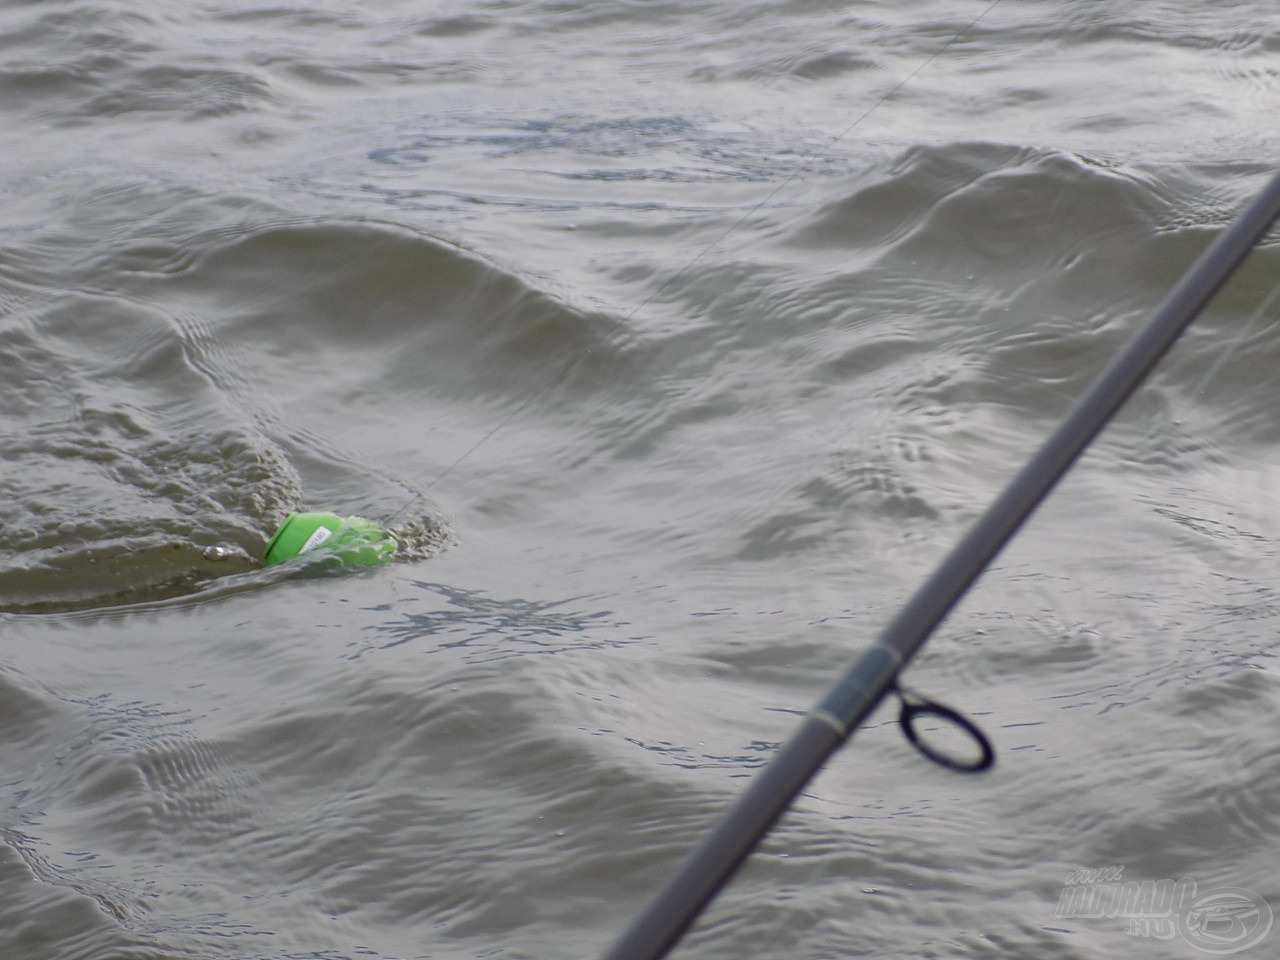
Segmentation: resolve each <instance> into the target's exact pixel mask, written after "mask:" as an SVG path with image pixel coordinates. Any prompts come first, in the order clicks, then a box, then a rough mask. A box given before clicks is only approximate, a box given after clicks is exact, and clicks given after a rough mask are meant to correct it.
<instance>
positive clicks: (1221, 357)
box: [1191, 278, 1280, 397]
mask: <svg viewBox="0 0 1280 960" xmlns="http://www.w3.org/2000/svg"><path fill="white" fill-rule="evenodd" d="M1277 300H1280V278H1277V280H1276V281H1275V283H1273V284H1272V285H1271V289H1270V291H1268V293H1267V296H1266V297H1265V298H1264V299H1263V301H1262V303H1261V304H1259V305H1258V308H1257V309H1256V310H1254V311H1253V313H1252V315H1250V317H1249V320H1248V321H1247V322H1246V323H1245V325H1244V329H1243V330H1241V331H1240V333H1239V334H1237V335H1236V336H1235V337H1233V338H1232V339H1231V341H1230V342H1229V343H1227V345H1226V346H1225V347H1224V348H1223V349H1222V350H1220V351H1219V352H1218V356H1217V358H1216V359H1215V360H1214V362H1213V365H1212V366H1210V367H1209V370H1208V372H1206V373H1205V375H1204V376H1203V377H1201V378H1200V382H1199V383H1197V384H1196V385H1195V386H1194V387H1192V389H1191V396H1192V397H1197V396H1200V395H1201V394H1203V393H1204V390H1205V388H1206V387H1208V386H1209V384H1210V383H1212V382H1213V380H1214V379H1215V378H1216V377H1217V376H1218V373H1219V372H1220V371H1221V370H1222V368H1223V367H1224V366H1226V365H1227V362H1228V361H1229V360H1231V359H1232V358H1233V357H1234V356H1235V355H1236V354H1237V353H1239V352H1240V347H1241V346H1243V345H1244V343H1245V341H1246V340H1248V339H1249V338H1250V337H1251V336H1253V332H1254V328H1255V327H1257V326H1258V323H1259V321H1261V320H1262V318H1263V317H1264V316H1267V315H1269V314H1270V313H1271V311H1272V309H1273V308H1274V307H1275V305H1276V301H1277Z"/></svg>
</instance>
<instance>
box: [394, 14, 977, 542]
mask: <svg viewBox="0 0 1280 960" xmlns="http://www.w3.org/2000/svg"><path fill="white" fill-rule="evenodd" d="M1001 2H1002V0H992V2H991V3H989V4H988V5H987V6H986V7H985V8H984V9H983V10H982V12H981V13H979V14H978V15H977V16H976V17H974V18H973V19H972V20H970V21H969V22H968V23H966V24H965V25H964V26H963V27H961V28H960V29H959V30H957V31H956V32H955V33H954V34H953V35H952V36H951V37H950V39H948V40H947V41H946V42H945V43H944V44H943V45H942V46H941V47H939V48H938V49H937V50H935V51H934V52H933V53H931V54H930V55H929V56H927V57H926V58H925V59H924V60H922V61H921V62H920V63H919V64H918V65H917V66H916V67H915V69H913V70H912V71H911V72H910V73H908V74H907V75H906V76H905V77H903V78H902V79H901V80H899V81H898V82H897V83H896V84H894V86H893V87H892V88H890V90H889V91H888V92H887V93H885V94H883V95H882V96H881V97H880V99H879V100H877V101H875V102H874V103H873V104H871V106H869V107H868V108H867V109H866V110H864V111H863V112H862V113H861V114H860V115H859V116H858V117H856V118H855V119H854V120H853V122H851V123H850V124H849V125H848V126H847V127H845V128H844V129H843V130H841V131H840V132H839V133H837V134H836V135H835V136H833V137H831V138H830V139H829V140H827V142H826V143H824V144H823V145H822V146H821V147H819V148H818V150H817V152H816V153H811V154H809V156H808V157H807V158H806V159H805V161H804V163H802V164H801V165H800V168H799V169H798V170H795V171H793V172H792V173H791V174H789V175H788V176H787V177H785V178H784V179H783V180H782V182H781V183H779V184H778V185H777V186H776V187H774V188H773V189H772V190H770V191H769V192H768V193H766V194H765V195H764V197H762V198H761V199H760V200H758V201H757V202H756V203H755V204H754V205H753V206H752V207H751V208H750V209H749V210H747V211H746V212H745V213H743V214H742V215H741V216H740V217H739V218H738V219H737V220H735V221H734V222H733V223H731V224H730V225H729V226H728V227H726V228H725V230H724V231H723V232H722V233H721V234H720V235H719V236H717V237H715V238H714V239H712V240H711V241H710V242H709V243H708V244H706V246H704V247H703V248H702V249H701V250H699V251H698V253H697V254H695V255H694V256H693V257H692V258H691V259H690V260H689V261H688V262H687V263H685V264H684V265H683V266H682V267H680V268H679V269H678V270H676V271H675V272H674V273H672V274H671V275H669V276H668V277H667V278H666V280H664V281H663V282H662V283H661V284H660V285H659V286H658V287H657V288H656V289H655V290H654V291H653V292H652V293H650V294H649V295H648V296H647V297H645V298H644V299H643V300H641V301H640V302H639V303H637V304H636V305H635V306H634V307H632V308H631V310H630V311H629V312H628V313H627V314H625V315H624V316H623V318H622V321H621V322H622V326H624V327H628V328H630V327H631V323H632V321H633V320H634V319H635V317H636V315H637V314H639V312H640V311H641V310H643V309H644V308H645V307H647V306H648V305H649V304H651V303H653V301H654V300H656V299H657V298H658V297H659V296H661V295H662V293H663V292H664V291H665V290H666V289H667V288H668V287H670V286H671V285H672V284H674V283H675V282H676V281H677V280H679V279H680V278H681V277H683V276H685V275H686V274H687V273H688V272H689V271H690V270H692V269H693V268H694V267H695V266H697V265H698V264H699V263H700V262H701V261H702V260H703V258H704V257H706V256H707V254H709V253H710V252H711V251H712V250H714V249H716V248H717V247H719V246H720V245H721V244H722V243H724V241H725V240H727V239H728V238H729V236H730V235H731V234H733V233H735V232H737V231H738V230H739V229H740V228H741V227H742V225H743V224H745V223H746V222H747V221H748V220H750V219H751V218H752V217H754V216H755V215H756V214H757V213H758V212H759V211H760V210H761V209H762V208H763V207H764V206H765V205H766V204H767V203H769V202H770V201H771V200H773V199H774V198H775V197H776V196H778V195H779V194H780V193H782V192H783V191H784V190H786V189H787V188H788V187H789V186H790V185H791V184H792V183H794V182H795V180H796V179H797V178H799V177H801V176H803V175H804V174H806V173H808V172H809V171H810V170H811V169H812V168H813V166H814V164H816V163H817V162H818V161H819V160H822V159H823V158H825V157H826V156H827V155H828V154H829V153H830V152H831V150H832V148H834V147H835V145H836V144H837V143H839V142H840V141H841V140H843V139H844V138H845V137H847V136H848V135H849V134H850V133H852V132H853V130H854V128H855V127H857V126H858V124H860V123H862V122H863V121H864V120H866V119H867V117H869V116H871V114H873V113H875V112H876V111H877V110H878V109H880V107H882V106H883V105H884V104H885V103H887V102H888V101H889V100H891V99H893V97H894V96H895V95H896V94H897V93H898V92H899V91H900V90H902V88H903V87H905V86H906V85H907V84H908V83H910V82H911V81H912V80H914V79H915V78H916V77H917V76H918V75H919V74H920V72H921V71H923V70H924V69H925V68H926V67H928V66H929V65H930V64H931V63H933V61H934V60H936V59H938V57H940V56H942V55H943V54H944V53H946V52H947V51H948V50H950V49H951V47H952V46H954V45H955V44H956V43H958V42H959V41H960V40H961V39H963V38H964V36H965V35H966V34H968V32H969V31H970V30H972V29H973V28H974V27H975V26H976V25H977V24H978V23H979V22H980V21H981V20H982V19H983V18H984V17H985V16H986V15H987V14H989V13H990V12H991V11H992V10H994V9H995V8H996V7H997V6H999V5H1000V3H1001ZM590 355H591V348H590V347H588V348H587V349H586V350H584V351H582V352H581V353H579V354H578V355H577V356H576V357H574V358H573V359H572V360H570V361H569V362H568V363H567V364H565V365H564V366H563V367H561V368H560V369H559V370H557V371H556V372H554V373H553V374H552V375H551V376H550V377H548V378H547V379H546V381H544V382H543V383H542V385H541V386H539V387H537V388H536V389H535V390H534V391H533V392H532V393H531V394H530V395H529V396H528V397H526V398H525V399H524V400H523V401H521V402H520V403H519V404H518V405H517V406H516V407H515V408H513V409H512V410H511V411H509V412H508V413H507V414H506V415H505V416H504V417H502V418H501V419H500V420H499V421H498V422H497V423H495V424H494V425H493V427H492V428H490V429H489V431H488V432H486V433H484V434H483V435H482V436H481V437H480V438H479V439H477V440H476V441H475V442H474V443H473V444H472V445H471V446H470V447H468V448H467V449H466V450H464V451H463V452H462V453H461V454H460V455H459V456H458V457H457V458H455V459H454V460H453V461H452V462H451V463H449V464H448V466H446V467H445V468H444V469H443V470H441V471H440V472H439V473H438V474H436V476H435V477H433V478H432V479H431V480H430V481H428V482H427V484H426V485H425V486H424V487H422V488H421V489H419V490H417V491H416V492H415V493H414V495H413V496H412V497H411V498H410V499H409V500H407V501H406V502H405V503H404V505H403V506H401V507H400V509H398V510H397V511H396V512H395V513H393V514H392V515H391V517H390V518H389V519H388V520H387V525H388V526H390V525H391V523H392V522H393V521H394V520H395V519H396V518H397V517H399V516H400V515H401V514H402V513H404V512H405V511H406V510H408V509H409V507H411V506H412V505H413V504H415V503H417V501H418V500H420V499H423V498H425V497H426V495H427V493H428V491H430V490H431V489H432V488H433V487H434V486H435V485H436V484H437V483H439V482H440V481H441V480H443V479H444V478H445V477H447V476H448V475H449V474H451V473H452V472H453V471H454V470H455V469H457V468H458V466H459V465H461V464H462V463H463V462H464V461H466V460H468V459H469V458H470V457H471V456H472V455H473V454H475V452H476V451H477V450H479V449H480V448H481V447H482V446H484V445H485V444H486V443H488V442H489V441H490V440H491V439H492V438H493V437H494V435H495V434H497V433H498V432H499V431H500V430H502V429H503V428H504V427H505V426H506V425H507V424H509V423H510V422H511V421H512V420H514V419H515V418H516V417H518V416H519V415H520V414H521V413H522V412H523V411H524V410H525V409H526V408H528V406H529V405H530V404H532V403H533V402H534V401H535V400H537V399H538V398H540V397H542V396H545V395H546V393H547V391H549V390H551V389H552V388H553V387H555V386H556V385H557V384H559V383H561V382H562V381H563V380H564V379H565V378H566V377H567V376H568V375H569V374H570V373H571V372H572V371H573V370H575V369H576V368H577V367H578V366H579V364H581V363H582V362H583V361H584V360H585V359H586V358H587V357H589V356H590ZM401 486H409V485H407V484H403V483H402V484H401ZM410 489H413V488H412V487H411V488H410Z"/></svg>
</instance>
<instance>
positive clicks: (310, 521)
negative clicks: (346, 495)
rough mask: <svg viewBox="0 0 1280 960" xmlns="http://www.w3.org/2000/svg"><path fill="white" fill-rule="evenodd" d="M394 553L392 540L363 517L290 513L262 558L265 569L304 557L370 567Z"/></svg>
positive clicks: (386, 533) (272, 538)
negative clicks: (331, 559) (264, 561)
mask: <svg viewBox="0 0 1280 960" xmlns="http://www.w3.org/2000/svg"><path fill="white" fill-rule="evenodd" d="M395 552H396V541H395V538H394V537H393V536H392V535H391V534H390V533H388V532H387V531H386V530H383V529H382V528H381V527H379V526H378V525H377V524H375V523H373V522H371V521H369V520H366V519H364V517H340V516H338V515H337V514H336V513H327V512H320V513H291V514H289V516H287V517H286V518H285V521H284V523H282V524H280V529H278V530H277V531H276V532H275V534H274V535H273V536H272V537H271V540H270V542H269V543H268V544H267V548H266V550H264V551H263V553H262V558H263V559H264V560H266V562H267V565H268V566H270V565H272V564H275V563H283V562H284V561H286V560H293V559H295V558H298V557H303V556H306V557H307V558H308V559H313V560H319V559H322V558H323V559H329V558H333V559H334V560H337V561H339V562H341V563H347V564H359V565H362V566H373V565H374V564H378V563H386V562H387V561H388V560H390V559H391V558H392V557H393V556H395Z"/></svg>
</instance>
